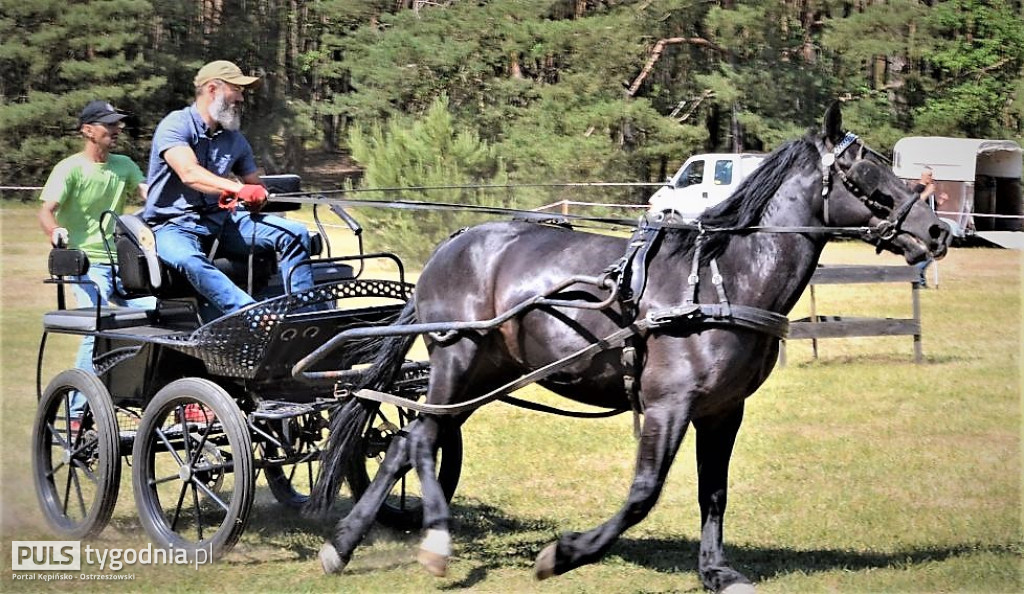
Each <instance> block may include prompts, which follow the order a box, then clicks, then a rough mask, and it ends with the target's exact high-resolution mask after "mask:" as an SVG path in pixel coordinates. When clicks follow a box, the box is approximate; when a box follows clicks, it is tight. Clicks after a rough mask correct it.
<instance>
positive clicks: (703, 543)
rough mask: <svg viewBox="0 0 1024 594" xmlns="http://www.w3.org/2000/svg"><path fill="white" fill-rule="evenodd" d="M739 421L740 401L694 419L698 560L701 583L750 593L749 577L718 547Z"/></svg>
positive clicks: (735, 593) (734, 592)
mask: <svg viewBox="0 0 1024 594" xmlns="http://www.w3.org/2000/svg"><path fill="white" fill-rule="evenodd" d="M742 422H743V404H742V403H741V404H740V405H739V406H738V407H736V409H734V410H733V411H731V412H730V413H728V414H726V415H723V416H722V417H717V418H713V419H694V421H693V427H694V430H695V431H696V433H697V482H698V485H697V498H698V501H699V502H700V521H701V535H700V558H699V559H700V560H699V561H698V571H699V573H700V577H701V580H702V581H703V582H704V586H705V587H707V588H709V589H711V590H714V591H715V592H723V593H724V592H728V593H729V594H740V593H743V592H753V591H754V588H753V586H752V585H750V580H748V579H747V578H746V577H744V576H743V574H741V573H740V572H738V571H736V570H735V569H733V568H732V567H730V566H729V563H728V561H726V559H725V550H724V548H723V546H722V524H723V520H724V518H725V505H726V499H727V497H726V495H727V490H728V482H729V459H730V458H731V457H732V449H733V445H734V444H735V443H736V433H737V432H738V431H739V428H740V423H742Z"/></svg>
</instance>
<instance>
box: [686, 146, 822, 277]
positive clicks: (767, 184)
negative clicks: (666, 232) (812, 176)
mask: <svg viewBox="0 0 1024 594" xmlns="http://www.w3.org/2000/svg"><path fill="white" fill-rule="evenodd" d="M819 159H820V156H819V154H818V149H817V147H816V145H815V139H814V136H813V135H812V134H807V135H806V136H804V137H803V138H800V139H797V140H792V141H790V142H787V143H786V144H784V145H782V146H780V147H779V148H777V149H775V150H774V151H772V152H771V153H770V154H769V155H768V156H767V157H766V158H765V160H764V161H763V162H762V163H761V165H760V166H758V168H757V169H755V170H754V172H753V173H751V174H750V176H748V177H747V178H746V179H744V180H743V181H742V182H741V183H740V185H739V186H738V187H737V188H736V191H735V192H733V193H732V195H731V196H730V197H729V198H727V199H726V200H725V201H723V202H721V203H719V204H717V205H715V206H713V207H711V208H709V209H708V210H706V211H705V212H704V214H702V215H701V216H700V217H699V218H698V219H697V220H698V221H699V222H700V224H701V225H703V226H704V227H706V228H715V227H720V228H744V227H752V226H755V225H757V224H758V222H759V221H760V220H761V218H762V217H763V215H764V211H765V209H766V208H767V207H768V204H769V203H770V202H771V199H772V197H774V196H775V194H776V192H778V190H779V188H780V187H782V184H783V183H784V182H785V181H786V180H788V179H789V178H791V177H792V176H793V173H794V171H796V170H799V169H800V168H802V167H804V166H806V165H808V164H812V163H814V164H816V163H817V162H818V161H819ZM697 235H698V234H697V232H696V231H692V230H679V231H678V237H679V242H678V243H677V244H676V245H675V246H674V249H673V251H674V252H676V253H677V254H678V255H689V254H690V253H692V252H693V248H694V242H695V240H696V239H697ZM734 235H735V234H734V233H709V234H708V235H707V236H706V240H705V243H704V246H703V247H702V248H701V260H702V261H705V262H706V261H707V260H710V259H711V258H714V257H716V256H718V255H720V254H721V253H722V252H723V251H725V248H726V246H727V245H728V244H729V240H730V239H731V238H732V237H733V236H734Z"/></svg>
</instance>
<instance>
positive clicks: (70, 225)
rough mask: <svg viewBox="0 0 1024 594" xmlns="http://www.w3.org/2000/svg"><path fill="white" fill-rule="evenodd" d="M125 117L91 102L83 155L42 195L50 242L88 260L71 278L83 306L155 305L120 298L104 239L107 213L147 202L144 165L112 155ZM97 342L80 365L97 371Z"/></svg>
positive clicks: (68, 162)
mask: <svg viewBox="0 0 1024 594" xmlns="http://www.w3.org/2000/svg"><path fill="white" fill-rule="evenodd" d="M125 117H126V116H125V114H122V113H119V112H118V111H117V110H116V109H115V108H114V106H113V105H111V104H110V103H107V102H106V101H91V102H89V104H88V105H86V106H85V108H84V109H82V112H81V113H80V114H79V116H78V130H79V133H80V134H81V135H82V138H83V141H84V145H83V147H82V150H81V152H78V153H75V154H74V155H71V156H70V157H67V158H66V159H63V160H62V161H61V162H59V163H57V165H56V166H54V168H53V170H52V171H51V172H50V176H49V177H48V178H47V180H46V185H45V186H43V191H42V193H41V194H40V195H39V199H40V200H41V201H42V203H43V205H42V207H41V208H40V209H39V215H38V217H39V225H40V227H42V229H43V233H45V234H46V237H47V239H49V240H50V244H51V245H53V246H54V247H68V248H72V249H78V250H82V251H83V252H85V255H86V256H87V257H88V258H89V270H88V273H87V274H85V275H82V276H78V277H75V278H74V279H72V280H76V281H82V282H76V283H74V284H72V285H71V286H72V291H73V293H74V295H75V299H76V301H77V302H78V306H79V307H96V305H101V306H108V305H118V306H132V307H143V308H152V307H155V306H156V300H155V299H153V298H151V297H146V298H141V299H132V300H125V299H124V298H122V297H121V296H120V294H119V293H118V292H117V290H116V282H117V280H116V278H115V271H114V267H113V266H112V265H111V263H110V259H109V257H108V254H107V250H106V245H105V243H104V239H103V238H104V235H105V234H107V233H108V232H109V231H110V230H111V229H110V228H109V227H110V226H112V225H113V219H112V218H109V217H108V219H107V221H108V222H109V225H108V228H107V229H104V228H102V224H103V222H104V218H103V213H105V212H107V211H112V212H114V213H116V214H121V213H122V212H124V207H125V204H126V203H127V202H128V199H129V198H131V197H132V196H138V197H139V198H140V199H142V200H145V198H146V185H145V177H144V176H143V174H142V170H141V169H139V166H138V165H136V164H135V162H134V161H132V159H131V158H129V157H127V156H125V155H119V154H116V153H112V152H111V150H112V149H113V148H114V147H115V146H116V145H117V139H118V136H119V135H120V134H121V129H122V126H123V124H122V123H121V120H122V119H124V118H125ZM89 281H91V282H89ZM93 344H94V338H93V337H92V336H86V337H84V338H83V339H82V344H81V346H80V347H79V349H78V356H77V358H76V361H75V366H76V367H78V368H80V369H85V370H88V371H93V365H92V351H93ZM84 406H85V399H84V398H82V397H81V395H80V394H78V393H76V396H75V397H73V398H72V404H71V411H72V415H75V413H78V415H79V416H80V414H81V411H82V407H84Z"/></svg>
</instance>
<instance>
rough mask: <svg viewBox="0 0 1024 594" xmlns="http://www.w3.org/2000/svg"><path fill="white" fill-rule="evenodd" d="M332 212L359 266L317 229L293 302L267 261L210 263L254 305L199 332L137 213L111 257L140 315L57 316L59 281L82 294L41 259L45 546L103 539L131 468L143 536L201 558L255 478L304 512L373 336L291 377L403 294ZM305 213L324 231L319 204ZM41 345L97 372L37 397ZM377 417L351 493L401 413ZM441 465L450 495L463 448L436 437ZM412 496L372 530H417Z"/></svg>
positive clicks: (226, 546) (383, 259)
mask: <svg viewBox="0 0 1024 594" xmlns="http://www.w3.org/2000/svg"><path fill="white" fill-rule="evenodd" d="M264 183H266V184H267V185H268V187H270V188H271V189H272V191H277V192H281V191H297V190H298V189H299V179H298V178H297V177H296V176H273V177H271V178H266V179H264ZM273 206H274V205H272V207H273ZM281 206H284V207H285V208H288V207H289V206H290V205H288V204H277V207H278V209H280V208H281ZM295 206H298V205H297V204H296V205H295ZM332 210H333V212H334V213H335V214H337V215H338V216H339V217H341V219H342V220H343V221H344V222H345V223H346V224H347V225H348V226H349V227H350V229H352V231H353V232H354V233H355V234H356V235H357V237H359V238H360V241H359V242H358V244H359V250H358V252H359V253H357V254H354V255H345V256H331V255H330V253H331V250H330V242H329V240H328V239H327V237H326V234H325V233H322V234H314V237H315V238H318V239H316V240H315V241H314V242H313V243H314V246H315V249H314V252H316V254H315V256H314V258H313V259H312V260H311V261H310V262H309V264H310V266H311V267H312V270H313V275H314V279H315V281H316V284H315V287H314V288H313V289H312V290H310V291H307V292H303V293H293V292H291V291H290V290H289V288H288V279H287V278H282V277H281V274H280V273H279V272H278V271H277V270H276V266H275V260H274V258H273V255H272V254H259V253H254V254H252V255H251V257H250V258H249V260H250V261H249V262H241V263H240V262H237V261H232V260H228V259H225V258H215V260H214V262H215V264H216V265H217V266H218V267H219V268H221V269H222V270H224V271H225V272H226V273H227V274H228V276H229V277H231V278H232V280H235V281H236V282H237V283H239V284H240V285H241V286H243V287H245V288H246V289H247V290H249V291H250V292H252V293H253V294H256V295H260V296H263V297H265V298H263V299H261V300H259V301H257V302H256V303H254V304H252V305H251V306H249V307H246V308H244V309H243V310H240V311H237V312H233V313H231V314H228V315H226V316H223V317H221V318H218V319H215V320H211V321H209V322H205V323H204V321H203V320H202V319H201V318H200V316H199V310H198V300H197V296H196V294H195V292H194V290H193V289H192V287H191V285H190V284H189V283H188V281H187V280H186V279H184V278H183V277H181V276H179V275H177V273H173V272H172V271H170V270H169V269H167V268H166V267H164V266H163V264H162V263H161V262H160V260H159V258H158V257H157V255H156V253H155V250H154V249H153V247H152V246H153V243H152V235H151V232H150V231H149V230H148V228H146V226H145V224H144V223H143V222H142V221H141V219H140V218H139V217H137V216H135V215H122V216H117V217H115V220H114V221H113V224H114V225H113V226H114V229H115V231H114V233H113V237H112V239H111V241H110V242H109V243H110V244H112V245H108V252H109V254H110V258H111V261H112V262H113V263H116V265H117V270H118V276H119V278H120V281H121V286H120V288H119V291H120V292H121V293H122V294H123V296H124V297H126V298H137V297H142V296H153V297H155V298H156V299H155V302H156V306H155V307H153V308H151V309H137V308H129V307H99V306H97V307H91V308H70V307H67V304H66V301H67V298H66V296H65V292H66V290H67V289H68V286H69V285H70V284H71V283H73V282H90V281H73V280H72V278H73V275H79V274H83V273H84V272H85V271H86V270H87V266H88V261H87V259H86V258H85V256H84V254H83V253H81V252H79V251H77V250H67V249H57V248H55V249H54V250H53V251H52V252H51V254H50V258H49V268H50V270H49V272H50V278H49V279H48V280H47V281H46V282H47V283H50V284H53V285H55V287H56V291H57V301H58V308H57V309H56V310H54V311H51V312H49V313H46V314H45V315H44V317H43V334H42V339H41V341H40V347H39V363H38V365H37V392H38V402H39V404H38V412H37V415H36V421H35V426H34V431H33V454H34V455H33V462H34V472H33V475H34V481H35V486H36V491H37V495H38V498H39V502H40V505H41V508H42V511H43V514H44V516H45V517H46V520H47V521H48V523H49V525H50V526H51V527H52V528H53V529H54V530H55V531H56V532H57V533H58V534H60V535H62V536H65V537H67V538H87V537H91V536H95V535H96V534H98V533H99V532H100V531H102V530H103V528H104V527H105V526H106V524H107V523H108V521H109V520H110V518H111V514H112V512H113V509H114V506H115V504H116V502H117V500H118V495H119V493H118V491H119V487H120V483H121V474H122V472H123V471H127V470H128V469H129V468H130V472H131V474H132V481H131V482H132V490H133V492H134V498H135V504H136V507H137V510H138V515H139V518H140V520H141V523H142V526H143V527H144V528H145V530H146V532H147V534H148V535H149V537H150V538H151V539H152V541H153V542H154V543H156V544H157V545H160V546H163V547H167V548H170V547H174V548H178V549H184V550H187V551H195V550H198V549H203V550H204V551H206V552H207V553H208V554H210V555H211V556H212V557H213V558H216V557H219V556H220V555H222V554H223V553H225V552H227V551H228V550H230V548H231V547H232V546H233V545H234V544H235V542H236V541H237V540H238V538H239V536H240V535H241V534H242V532H243V531H244V529H245V527H246V521H247V518H248V516H249V513H250V509H251V507H252V505H253V500H254V493H255V488H256V480H257V478H258V477H259V476H262V477H263V479H264V480H265V481H266V484H267V485H268V487H269V490H270V492H271V493H272V494H273V496H274V498H275V499H276V500H277V501H278V502H280V504H282V505H284V506H287V507H290V508H301V507H302V505H303V504H304V503H305V502H306V500H307V499H308V494H309V491H310V488H311V486H312V484H313V483H314V481H315V478H316V469H317V464H318V463H319V458H320V455H321V446H322V444H323V442H324V439H325V432H326V429H327V426H328V417H329V415H330V413H331V411H332V410H333V408H334V407H335V406H336V404H337V402H338V397H339V395H341V394H343V393H344V392H345V390H346V389H347V388H348V386H349V383H350V382H351V381H352V379H351V378H352V377H354V376H355V375H357V374H358V368H359V366H361V365H362V364H364V363H365V362H366V361H367V359H368V357H369V356H370V355H372V348H373V340H372V339H368V340H365V341H361V342H355V343H352V344H350V345H347V348H346V349H345V351H344V352H343V353H339V354H337V355H336V356H334V357H332V358H330V359H329V360H325V361H321V362H318V363H317V364H316V365H310V366H307V369H306V370H305V371H304V373H302V374H300V375H295V374H293V373H292V368H293V367H294V366H295V365H296V364H297V363H298V362H299V361H300V360H301V359H302V358H304V357H306V356H307V355H308V354H309V353H311V352H313V351H314V350H316V349H317V348H318V347H319V346H321V345H322V344H323V343H324V342H325V341H326V340H328V339H329V338H331V337H333V336H335V335H336V334H338V333H339V332H341V331H343V330H346V329H351V328H353V327H371V326H380V325H386V324H388V323H390V322H391V321H393V319H394V318H395V316H396V315H397V313H398V312H399V311H400V310H401V309H402V307H403V306H404V304H405V302H406V301H407V300H408V299H409V297H410V296H411V292H412V285H411V284H410V283H409V282H407V281H406V278H405V270H404V267H403V265H402V262H401V260H400V259H398V258H397V257H396V256H394V255H392V254H387V253H373V254H368V253H363V249H362V241H361V234H360V232H361V228H360V227H359V225H358V223H357V222H356V221H354V220H353V219H352V218H351V217H350V216H349V215H348V214H347V213H346V212H345V211H344V210H342V209H340V208H338V207H336V208H334V209H332ZM110 216H113V214H112V213H110ZM314 218H315V220H316V222H317V226H318V227H320V228H321V229H322V228H323V227H322V225H321V223H320V215H319V213H318V211H317V209H316V207H314ZM375 261H376V263H379V264H381V266H379V267H378V268H382V269H387V268H390V269H391V270H392V271H393V272H392V273H391V274H390V275H386V274H381V275H380V276H389V277H390V278H368V276H369V275H368V274H367V272H366V271H367V270H368V268H369V267H368V266H367V265H368V264H369V263H372V262H375ZM385 271H387V270H385ZM86 278H87V277H86ZM54 334H63V335H72V336H89V337H92V338H93V339H94V341H95V343H94V349H93V365H94V368H95V371H86V370H83V369H77V368H73V369H66V370H64V371H61V372H60V373H58V374H57V375H56V376H55V377H53V378H52V380H50V381H49V382H48V384H47V385H46V386H45V388H44V387H43V378H42V373H43V362H44V359H45V357H46V350H47V339H48V337H49V336H50V335H54ZM427 373H428V367H427V364H426V363H424V362H409V363H408V364H407V365H405V366H404V368H403V370H402V372H401V374H400V376H399V377H397V378H396V379H395V381H394V382H393V384H392V385H391V387H390V389H391V390H392V391H393V392H394V393H396V394H402V395H403V396H405V397H408V398H410V399H413V400H415V399H417V398H418V397H419V396H420V395H422V393H423V392H424V389H425V385H426V380H427ZM82 400H84V405H81V404H78V403H79V402H81V401H82ZM378 413H379V414H377V415H375V418H374V419H373V420H372V421H370V422H368V423H367V424H366V425H365V426H364V427H362V428H361V430H360V441H361V445H360V446H359V447H360V450H361V452H362V454H361V456H360V457H359V459H358V460H356V461H354V462H353V463H352V464H351V465H350V467H349V468H348V469H347V470H346V473H345V474H346V479H347V482H348V484H349V486H350V489H351V491H352V493H353V494H354V495H356V496H358V494H359V493H361V492H362V491H364V490H365V489H366V487H367V485H368V484H369V482H370V480H371V479H372V477H373V475H374V474H375V472H376V467H377V465H378V464H379V461H380V459H381V457H382V456H383V453H384V452H385V451H386V449H387V447H388V445H389V443H390V441H391V440H392V439H393V437H394V435H395V434H396V433H397V432H399V431H401V430H402V428H403V427H404V426H405V425H406V424H407V423H408V422H409V421H410V420H411V418H412V416H413V415H415V413H414V412H412V411H410V410H408V409H405V408H403V407H381V408H380V409H379V411H378ZM442 455H443V460H444V461H443V463H442V471H441V477H440V478H441V480H442V482H443V483H444V484H445V490H446V492H447V493H448V496H449V497H450V496H451V494H452V493H454V490H455V487H456V485H457V483H458V480H459V473H460V469H461V436H459V435H456V436H453V438H452V439H450V440H448V441H447V444H446V445H445V446H444V447H443V448H442ZM415 489H416V487H415V486H414V485H413V484H412V483H404V484H403V485H401V486H399V487H397V488H396V489H395V491H394V494H393V495H394V496H393V497H392V499H391V501H390V503H389V504H388V505H386V506H385V507H384V508H383V509H382V510H381V514H380V516H379V517H380V520H381V521H382V522H384V523H388V524H391V525H393V526H397V527H408V526H411V525H415V524H416V523H417V522H418V521H419V516H420V514H421V510H420V509H419V507H418V506H419V499H418V494H417V493H415Z"/></svg>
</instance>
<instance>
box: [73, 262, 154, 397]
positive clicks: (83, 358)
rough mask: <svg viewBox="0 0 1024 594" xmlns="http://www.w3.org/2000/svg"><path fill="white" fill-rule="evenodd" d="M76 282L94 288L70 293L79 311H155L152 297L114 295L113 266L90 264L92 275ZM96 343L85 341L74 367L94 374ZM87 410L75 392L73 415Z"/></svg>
mask: <svg viewBox="0 0 1024 594" xmlns="http://www.w3.org/2000/svg"><path fill="white" fill-rule="evenodd" d="M72 278H73V279H74V280H78V281H85V280H91V281H92V282H94V283H96V284H95V285H92V284H89V283H83V284H73V285H71V291H72V293H74V295H75V300H76V301H77V302H78V307H96V304H97V303H98V304H99V305H102V306H109V305H118V306H121V307H139V308H143V309H153V308H155V307H156V299H155V298H153V297H140V298H138V299H128V300H125V299H123V298H122V297H121V296H120V295H118V294H117V293H116V292H114V282H115V280H114V269H113V267H111V266H110V264H105V263H102V262H101V263H90V264H89V272H88V273H87V274H85V275H83V276H75V277H72ZM95 343H96V339H95V337H93V336H86V337H84V338H82V344H81V345H80V346H79V347H78V356H77V357H76V358H75V367H77V368H79V369H84V370H86V371H95V369H94V368H93V366H92V351H93V347H94V346H95ZM84 408H85V397H84V396H82V393H81V392H78V391H75V392H74V393H72V395H71V415H72V416H76V417H77V416H81V415H82V411H83V409H84Z"/></svg>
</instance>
